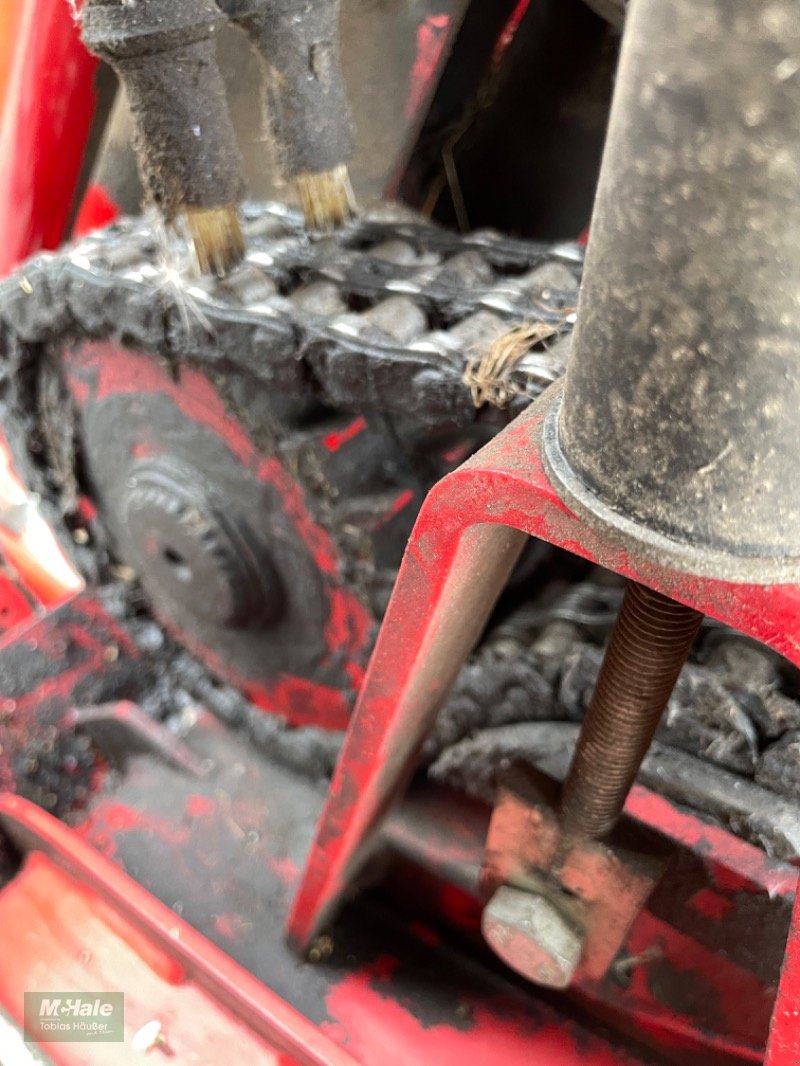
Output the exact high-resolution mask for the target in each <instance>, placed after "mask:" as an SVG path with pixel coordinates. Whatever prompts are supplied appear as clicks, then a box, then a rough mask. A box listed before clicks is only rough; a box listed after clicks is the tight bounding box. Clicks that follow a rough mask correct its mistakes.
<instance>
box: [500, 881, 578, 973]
mask: <svg viewBox="0 0 800 1066" xmlns="http://www.w3.org/2000/svg"><path fill="white" fill-rule="evenodd" d="M481 929H482V931H483V936H484V939H485V940H486V942H487V944H488V945H489V946H490V947H491V949H492V950H493V951H494V952H495V954H496V955H498V956H499V957H500V958H501V959H502V960H503V961H504V962H505V963H506V964H507V965H508V966H510V967H511V969H512V970H516V972H517V973H519V974H522V976H523V977H527V978H528V980H529V981H535V982H536V984H539V985H546V986H547V987H548V988H566V987H567V986H568V985H569V983H570V981H571V980H572V976H573V974H574V973H575V970H576V968H577V966H578V962H579V961H580V957H581V951H582V950H583V940H584V936H583V931H582V930H581V929H580V928H579V926H578V925H577V923H576V922H574V921H572V920H570V918H569V917H568V916H566V915H565V914H563V913H562V911H561V910H560V909H559V908H558V907H557V906H556V904H555V903H553V902H552V900H550V899H548V898H547V897H546V896H543V895H540V894H539V893H536V892H526V891H523V890H522V889H519V888H514V887H512V886H511V885H503V886H502V887H500V888H498V889H497V891H496V892H495V894H494V895H493V896H492V898H491V899H490V900H489V903H488V904H487V906H486V908H485V909H484V912H483V918H482V920H481Z"/></svg>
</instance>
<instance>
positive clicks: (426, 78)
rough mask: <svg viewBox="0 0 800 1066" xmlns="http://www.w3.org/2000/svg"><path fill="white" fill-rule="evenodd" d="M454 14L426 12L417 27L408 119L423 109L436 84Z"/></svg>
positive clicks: (408, 102) (407, 106)
mask: <svg viewBox="0 0 800 1066" xmlns="http://www.w3.org/2000/svg"><path fill="white" fill-rule="evenodd" d="M449 31H450V16H449V15H447V14H442V15H426V17H425V19H424V21H423V22H422V24H421V25H420V26H419V28H418V29H417V54H416V57H415V59H414V65H413V66H412V68H411V73H410V75H409V87H408V96H407V98H406V103H405V115H406V118H409V119H413V118H414V116H415V115H417V114H418V113H419V111H421V109H422V107H423V105H424V104H425V102H426V101H427V99H428V96H429V95H430V93H431V91H432V89H433V86H434V84H435V78H436V72H437V71H438V69H439V63H440V62H441V59H442V56H443V55H444V50H445V46H446V44H447V41H448V38H449V35H450V34H449Z"/></svg>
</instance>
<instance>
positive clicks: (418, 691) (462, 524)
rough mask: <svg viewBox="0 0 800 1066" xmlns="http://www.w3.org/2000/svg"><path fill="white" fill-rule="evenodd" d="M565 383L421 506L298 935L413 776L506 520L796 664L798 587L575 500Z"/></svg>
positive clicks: (313, 855) (293, 920)
mask: <svg viewBox="0 0 800 1066" xmlns="http://www.w3.org/2000/svg"><path fill="white" fill-rule="evenodd" d="M559 394H560V387H559V386H558V385H555V386H553V387H551V388H550V389H548V391H547V392H546V393H545V394H544V396H543V397H542V398H541V400H539V401H537V402H536V403H535V404H533V405H532V406H531V407H530V408H529V409H528V410H527V411H526V412H524V413H523V414H522V415H520V416H519V418H517V419H516V420H515V421H514V422H512V423H511V425H510V426H508V427H507V428H506V429H505V430H503V431H502V432H501V433H500V434H499V435H498V436H496V437H494V438H493V440H492V441H490V443H489V444H487V445H486V446H485V447H484V448H483V449H482V450H481V451H480V452H478V453H477V454H476V455H475V456H473V458H472V459H469V460H468V461H467V462H466V463H464V464H463V466H461V467H459V469H458V470H456V471H454V472H453V473H452V474H448V475H447V476H446V477H445V478H443V479H442V480H441V481H440V482H439V483H438V484H437V485H436V486H434V488H433V489H432V490H431V492H430V493H429V495H428V497H427V499H426V501H425V503H424V505H423V507H422V510H421V511H420V514H419V517H418V518H417V522H416V525H415V527H414V531H413V533H412V535H411V539H410V541H409V544H408V548H407V550H406V554H405V557H404V560H403V564H402V566H401V569H400V573H399V575H398V579H397V583H396V585H395V588H394V592H393V594H392V598H391V601H390V603H389V607H388V610H387V613H386V616H385V619H384V622H383V626H382V628H381V632H380V635H379V637H378V642H377V644H376V646H375V650H374V652H373V655H372V659H371V661H370V665H369V668H368V671H367V677H366V680H365V683H364V687H363V688H362V690H361V694H360V697H359V701H358V704H357V708H356V711H355V713H354V719H353V722H352V724H351V727H350V730H349V732H348V736H347V740H346V742H345V747H344V750H343V752H342V756H341V758H340V761H339V765H338V767H337V770H336V773H335V775H334V779H333V781H332V783H331V787H330V791H329V795H328V801H327V804H326V807H325V809H324V811H323V815H322V818H321V820H320V823H319V826H318V829H317V836H316V839H315V842H314V844H313V845H312V849H311V852H310V855H309V859H308V863H307V866H306V870H305V873H304V877H303V881H302V882H301V885H300V889H299V891H298V893H297V896H296V898H295V902H294V906H293V909H292V912H291V915H290V918H289V933H290V936H291V937H292V938H293V940H294V941H295V942H296V943H297V944H298V945H305V944H308V942H309V940H310V939H311V938H312V936H313V935H314V934H315V932H316V931H318V930H319V929H320V928H321V927H322V926H324V924H325V923H326V922H327V921H328V920H329V919H330V917H331V915H332V914H333V912H334V911H335V909H336V907H337V905H338V901H339V899H340V897H341V895H342V894H343V893H344V892H345V891H347V890H348V888H349V886H350V884H351V883H352V880H353V878H354V877H355V875H356V873H357V871H358V869H359V866H360V864H361V861H362V859H361V855H362V849H363V848H365V847H366V846H367V844H368V841H369V839H370V838H371V836H372V833H373V832H374V831H375V829H376V828H377V826H378V824H379V823H380V820H381V819H382V817H383V815H384V813H385V812H386V810H387V809H388V808H389V807H390V806H391V804H392V803H393V802H394V801H395V800H396V799H397V798H398V791H399V790H400V789H401V788H402V787H403V785H404V783H405V781H406V780H407V779H408V776H409V773H410V770H411V768H412V766H413V764H414V760H415V759H416V755H417V752H418V750H419V745H420V743H421V741H422V739H423V738H424V736H425V734H426V732H427V730H428V728H429V727H430V724H431V723H432V720H433V716H434V715H435V712H436V708H437V706H438V703H439V701H440V700H441V699H442V698H443V697H444V694H445V692H446V689H447V686H448V684H449V683H450V680H451V678H452V677H454V676H455V672H456V671H457V669H458V667H459V665H460V663H461V662H462V661H463V659H464V658H465V657H466V655H467V654H468V652H469V649H470V647H471V645H472V643H473V642H474V641H475V640H476V639H477V636H478V632H479V628H480V625H481V624H482V620H483V618H484V617H485V614H484V612H487V613H488V611H489V610H490V609H491V605H492V601H493V598H494V596H496V595H497V593H498V592H499V591H500V589H499V587H497V586H498V583H501V582H502V581H503V580H504V578H505V576H506V574H507V572H508V570H509V569H510V566H511V565H513V561H514V559H515V558H516V555H517V553H518V551H519V550H520V549H521V546H522V543H523V541H522V539H521V538H520V537H519V536H518V535H515V534H512V532H511V530H519V531H522V532H523V533H526V534H530V535H532V536H536V537H540V538H541V539H543V540H546V541H549V542H550V543H552V544H556V545H558V546H559V547H562V548H565V549H566V550H567V551H571V552H573V554H576V555H579V556H581V557H583V558H585V559H588V560H590V561H591V562H595V563H599V564H600V565H601V566H604V567H606V568H607V569H609V570H613V571H615V572H616V573H619V574H622V575H623V576H625V577H628V578H632V579H633V580H636V581H639V582H641V583H642V584H644V585H647V586H649V587H651V588H654V589H657V590H658V591H661V592H663V593H665V594H666V595H668V596H671V597H673V598H674V599H676V600H678V601H680V602H682V603H687V604H689V605H691V606H693V607H695V608H696V609H697V610H699V611H701V612H702V613H704V614H707V615H710V616H711V617H713V618H716V619H718V620H719V621H722V622H724V623H726V624H728V625H730V626H732V627H734V628H736V629H738V630H740V631H742V632H744V633H746V634H748V635H750V636H753V637H755V638H756V639H758V640H761V641H762V642H763V643H765V644H767V645H769V646H770V647H772V648H774V649H775V650H776V651H778V652H780V653H781V654H782V655H785V656H786V657H787V658H788V659H790V660H791V661H792V662H794V663H795V664H798V665H800V587H798V586H793V585H780V586H778V585H772V586H761V585H755V584H736V583H733V582H725V581H718V580H714V579H711V578H703V577H698V576H696V575H692V574H687V573H684V572H681V571H678V570H675V569H673V568H671V567H667V566H662V565H659V564H658V563H657V562H653V561H650V560H646V559H638V558H636V557H635V556H634V555H633V552H632V548H631V547H630V546H626V545H624V544H622V543H620V541H619V539H618V538H617V537H616V535H614V534H613V533H610V532H604V531H602V530H600V529H599V528H591V527H590V526H587V525H586V524H585V523H584V522H582V521H581V520H580V519H579V518H578V517H577V516H576V515H575V514H573V513H572V512H571V511H570V510H569V508H568V507H567V506H566V504H565V503H564V502H563V501H562V500H561V498H560V496H559V494H558V492H557V490H556V488H555V487H554V485H553V484H552V483H551V481H550V479H549V478H548V477H547V475H546V473H545V471H544V467H543V462H542V454H541V432H542V423H543V420H544V417H545V415H546V413H547V411H548V410H549V409H550V406H551V405H552V404H553V403H554V402H555V401H556V399H557V397H558V395H559ZM503 527H510V529H507V528H503ZM487 599H488V600H489V602H488V603H487V602H485V601H486V600H487ZM459 626H460V627H461V628H459Z"/></svg>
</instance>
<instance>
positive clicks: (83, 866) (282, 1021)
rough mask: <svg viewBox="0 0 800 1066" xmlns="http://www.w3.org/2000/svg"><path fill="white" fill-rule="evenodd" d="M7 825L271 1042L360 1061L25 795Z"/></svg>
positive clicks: (0, 822) (296, 1054)
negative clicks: (26, 798) (29, 800)
mask: <svg viewBox="0 0 800 1066" xmlns="http://www.w3.org/2000/svg"><path fill="white" fill-rule="evenodd" d="M0 826H2V828H3V830H5V832H6V833H7V834H8V836H9V837H10V838H11V839H12V840H13V842H14V844H15V845H16V846H17V847H18V848H19V849H20V850H21V851H22V852H23V853H29V852H41V853H43V854H44V855H46V856H47V857H48V858H50V859H51V860H53V862H54V863H55V864H56V865H57V866H58V867H60V868H61V869H62V870H65V871H66V872H67V873H68V874H69V875H71V877H73V878H74V879H75V880H76V881H77V882H79V883H80V884H81V885H82V886H83V887H84V889H85V890H89V891H91V892H93V893H96V894H97V896H99V897H100V899H101V900H102V901H104V903H105V904H107V905H110V907H111V908H112V909H113V911H114V912H116V913H117V914H118V915H119V916H120V917H121V918H122V919H123V920H124V921H126V922H127V923H129V924H130V925H131V926H132V927H133V928H134V929H135V930H136V931H137V932H138V934H139V935H140V936H141V937H142V938H143V943H144V942H145V941H146V942H148V943H150V944H152V945H154V946H155V948H156V949H157V950H158V951H160V952H163V954H164V955H165V956H168V957H169V959H171V960H173V961H174V963H175V965H177V966H178V967H179V970H180V973H181V975H182V977H183V979H185V980H188V981H191V982H193V983H194V984H196V985H198V986H199V987H200V988H202V989H203V990H204V991H205V992H207V993H208V994H210V995H211V996H212V997H213V999H214V1000H215V1001H216V1002H218V1003H219V1004H220V1006H221V1007H223V1008H224V1009H225V1010H227V1011H229V1012H230V1013H231V1014H232V1015H234V1017H236V1018H237V1019H239V1020H240V1021H241V1022H242V1023H243V1024H244V1025H245V1026H247V1027H248V1028H249V1029H250V1030H251V1031H252V1032H253V1033H255V1034H256V1035H257V1036H258V1037H259V1038H260V1039H262V1040H263V1041H265V1042H266V1043H267V1045H268V1046H270V1047H274V1048H276V1049H278V1050H280V1051H281V1052H283V1054H284V1055H286V1056H289V1057H290V1058H289V1061H291V1062H296V1063H298V1064H302V1066H355V1062H356V1060H355V1059H353V1058H352V1056H351V1055H350V1054H349V1053H348V1052H346V1051H345V1050H344V1049H342V1048H340V1047H338V1046H337V1045H336V1044H335V1043H334V1042H333V1041H332V1040H331V1039H330V1038H329V1037H328V1036H326V1035H325V1034H324V1033H323V1032H321V1031H320V1030H319V1029H318V1028H317V1027H316V1026H315V1025H314V1024H313V1023H312V1022H310V1021H309V1020H308V1019H307V1018H304V1017H303V1015H301V1014H300V1013H299V1012H298V1011H296V1010H295V1009H294V1008H293V1007H291V1006H289V1004H288V1003H286V1002H285V1001H284V1000H283V999H281V997H280V996H278V995H277V994H276V993H274V992H272V991H270V989H268V988H266V987H265V986H264V985H263V984H262V983H261V982H260V981H259V980H258V979H257V978H255V977H254V976H253V975H252V974H251V973H248V971H247V970H245V969H243V968H242V967H241V966H239V965H238V963H235V962H234V961H233V960H232V959H230V958H229V957H228V956H227V955H226V954H225V953H224V952H222V951H220V949H219V948H217V947H216V946H215V945H214V944H212V943H211V942H210V941H209V940H206V938H205V937H204V936H203V935H202V934H201V933H198V932H197V930H195V929H193V928H192V927H191V926H190V925H189V924H188V923H187V922H185V921H183V920H182V919H181V918H180V917H179V916H178V915H176V914H175V912H174V911H173V910H171V909H170V908H169V907H167V906H166V905H165V904H163V903H161V902H160V901H159V900H157V899H156V898H155V897H154V896H152V895H151V894H150V893H149V892H148V891H147V890H146V889H144V888H142V886H141V885H139V884H137V883H136V882H135V881H134V880H133V879H132V878H130V877H128V875H127V874H125V873H123V872H122V871H121V870H119V869H118V868H117V867H116V866H114V865H113V863H111V862H110V861H109V860H108V859H106V858H105V857H104V856H102V855H100V854H99V853H98V852H96V851H95V850H94V849H93V848H92V847H90V845H88V844H87V843H85V842H84V841H83V840H81V839H80V838H79V837H78V836H77V834H75V833H74V832H73V831H72V830H70V829H68V828H67V827H66V826H65V825H63V824H62V823H61V822H58V821H56V819H55V818H53V817H52V816H51V815H49V814H46V813H45V812H44V811H42V810H41V809H40V808H38V807H36V806H35V805H34V804H32V803H30V802H28V801H27V800H24V799H22V798H21V797H19V796H14V795H11V794H10V793H5V794H3V795H0Z"/></svg>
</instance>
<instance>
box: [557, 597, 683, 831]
mask: <svg viewBox="0 0 800 1066" xmlns="http://www.w3.org/2000/svg"><path fill="white" fill-rule="evenodd" d="M702 620H703V616H702V614H700V613H699V612H698V611H695V610H693V609H692V608H691V607H685V606H684V605H683V604H681V603H676V602H675V600H671V599H669V597H667V596H663V595H662V594H661V593H660V592H654V591H653V590H652V589H648V588H645V587H644V586H643V585H638V584H634V583H632V584H630V585H629V586H628V588H627V590H626V592H625V597H624V599H623V601H622V606H621V607H620V612H619V615H618V617H617V621H616V624H615V626H614V632H613V633H612V635H611V641H610V643H609V645H608V648H607V650H606V654H605V658H604V659H603V666H602V669H601V670H600V676H599V677H598V679H597V685H596V687H595V690H594V695H593V696H592V702H591V704H590V705H589V709H588V711H587V712H586V718H585V719H584V722H583V728H582V729H581V733H580V737H579V739H578V746H577V748H576V750H575V755H574V757H573V760H572V765H571V766H570V770H569V774H568V775H567V779H566V781H565V782H564V788H563V790H562V794H561V825H562V828H563V830H564V833H565V834H567V835H574V836H584V837H589V838H591V839H595V840H597V839H600V838H602V837H604V836H606V835H607V834H608V833H610V832H611V830H612V829H613V828H614V825H615V824H616V821H617V819H618V818H619V816H620V814H621V813H622V808H623V806H624V805H625V800H626V798H627V795H628V792H629V791H630V788H631V785H632V784H633V782H634V780H635V778H636V774H637V773H638V771H639V767H640V765H641V763H642V759H643V758H644V756H645V754H646V753H647V749H648V748H649V747H650V742H651V740H652V739H653V734H654V733H655V731H656V728H657V726H658V723H659V720H660V719H661V715H662V714H663V713H664V709H665V708H666V706H667V703H668V701H669V697H670V695H671V694H672V690H673V688H674V687H675V682H676V681H677V680H678V674H679V673H680V672H681V667H682V666H683V664H684V662H685V661H686V657H687V655H688V654H689V649H690V648H691V646H692V642H693V641H694V638H695V636H696V635H697V631H698V629H699V628H700V623H701V622H702Z"/></svg>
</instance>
